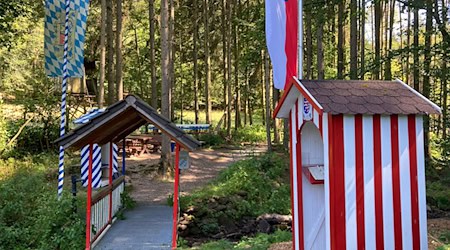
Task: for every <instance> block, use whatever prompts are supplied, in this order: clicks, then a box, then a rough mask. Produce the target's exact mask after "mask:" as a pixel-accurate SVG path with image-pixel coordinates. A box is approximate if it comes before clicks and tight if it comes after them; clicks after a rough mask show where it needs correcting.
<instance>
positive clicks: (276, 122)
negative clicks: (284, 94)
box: [272, 86, 280, 144]
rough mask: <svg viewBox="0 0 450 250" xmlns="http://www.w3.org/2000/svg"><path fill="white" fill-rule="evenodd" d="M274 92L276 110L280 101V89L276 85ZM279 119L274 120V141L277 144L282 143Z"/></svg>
mask: <svg viewBox="0 0 450 250" xmlns="http://www.w3.org/2000/svg"><path fill="white" fill-rule="evenodd" d="M272 93H273V106H272V108H273V110H275V108H276V107H277V105H278V101H279V100H280V90H279V89H276V88H275V86H274V87H273V88H272ZM279 121H280V120H279V119H274V121H273V137H274V138H273V141H274V142H275V143H276V144H279V143H280V133H279V131H278V125H279Z"/></svg>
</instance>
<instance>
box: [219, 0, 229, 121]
mask: <svg viewBox="0 0 450 250" xmlns="http://www.w3.org/2000/svg"><path fill="white" fill-rule="evenodd" d="M221 18H222V70H223V106H224V107H223V108H224V113H225V127H227V124H228V120H229V119H231V113H228V84H229V82H228V71H227V66H228V62H227V9H226V5H225V0H222V13H221Z"/></svg>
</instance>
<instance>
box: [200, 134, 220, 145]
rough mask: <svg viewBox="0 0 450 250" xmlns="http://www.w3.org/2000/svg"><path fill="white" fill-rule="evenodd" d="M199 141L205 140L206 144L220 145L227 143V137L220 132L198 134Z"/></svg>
mask: <svg viewBox="0 0 450 250" xmlns="http://www.w3.org/2000/svg"><path fill="white" fill-rule="evenodd" d="M198 140H199V141H203V142H204V146H209V147H211V146H220V145H223V144H224V143H225V139H224V138H223V137H222V136H221V135H220V134H214V133H207V134H201V135H199V136H198Z"/></svg>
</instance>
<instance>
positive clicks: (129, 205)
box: [120, 189, 136, 209]
mask: <svg viewBox="0 0 450 250" xmlns="http://www.w3.org/2000/svg"><path fill="white" fill-rule="evenodd" d="M120 199H122V204H123V207H124V208H125V209H133V208H135V207H136V201H135V200H134V199H133V197H131V196H130V193H129V191H128V190H126V189H125V191H124V192H123V193H122V194H121V195H120Z"/></svg>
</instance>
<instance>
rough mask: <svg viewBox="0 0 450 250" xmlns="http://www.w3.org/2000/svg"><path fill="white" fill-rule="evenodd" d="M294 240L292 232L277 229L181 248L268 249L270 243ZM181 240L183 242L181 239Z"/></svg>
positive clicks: (216, 249)
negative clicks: (271, 232)
mask: <svg viewBox="0 0 450 250" xmlns="http://www.w3.org/2000/svg"><path fill="white" fill-rule="evenodd" d="M290 240H292V233H291V232H287V231H280V230H278V231H275V233H273V234H262V233H260V234H257V235H255V236H253V237H244V238H242V239H241V240H240V241H239V242H231V241H228V240H218V241H210V242H207V243H205V244H202V245H200V246H198V247H193V248H189V247H186V246H183V245H182V244H180V245H179V249H198V250H210V249H214V250H226V249H252V250H266V249H268V248H269V247H270V245H272V244H274V243H278V242H286V241H290ZM180 242H183V240H182V239H181V240H180Z"/></svg>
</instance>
